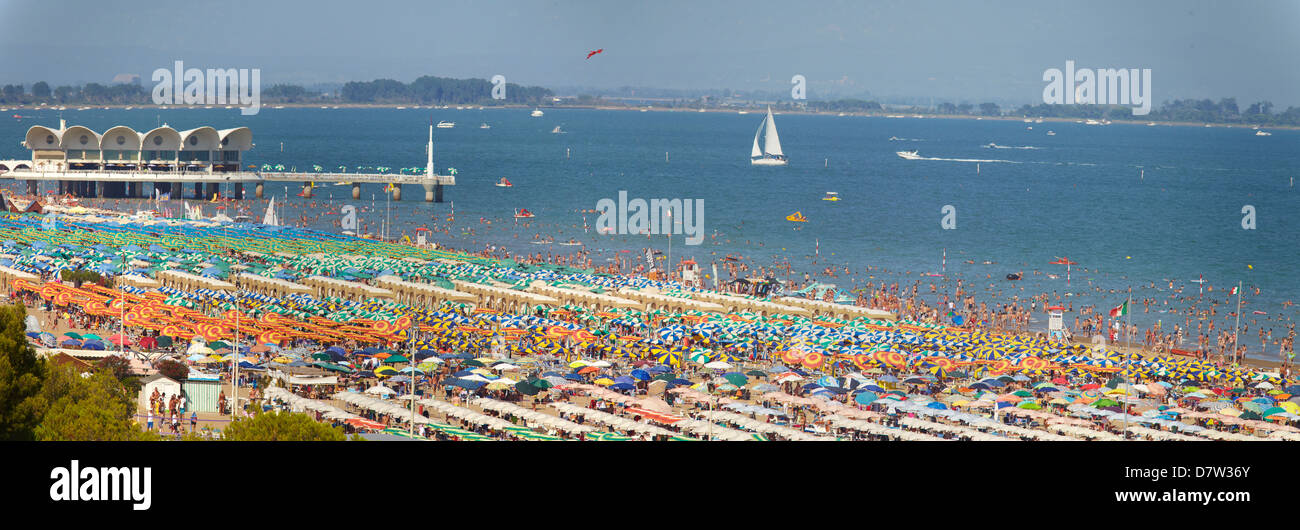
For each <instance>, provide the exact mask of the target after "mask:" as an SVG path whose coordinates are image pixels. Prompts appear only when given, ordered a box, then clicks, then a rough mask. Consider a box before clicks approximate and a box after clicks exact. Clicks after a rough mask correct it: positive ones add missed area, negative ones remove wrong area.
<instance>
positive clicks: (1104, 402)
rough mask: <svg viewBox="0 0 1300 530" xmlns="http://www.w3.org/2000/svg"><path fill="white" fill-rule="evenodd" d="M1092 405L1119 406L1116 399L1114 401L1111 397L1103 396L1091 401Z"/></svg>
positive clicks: (1101, 406)
mask: <svg viewBox="0 0 1300 530" xmlns="http://www.w3.org/2000/svg"><path fill="white" fill-rule="evenodd" d="M1092 406H1094V407H1097V408H1103V407H1118V406H1119V402H1118V401H1115V400H1113V399H1105V398H1103V399H1098V400H1097V401H1094V402H1092Z"/></svg>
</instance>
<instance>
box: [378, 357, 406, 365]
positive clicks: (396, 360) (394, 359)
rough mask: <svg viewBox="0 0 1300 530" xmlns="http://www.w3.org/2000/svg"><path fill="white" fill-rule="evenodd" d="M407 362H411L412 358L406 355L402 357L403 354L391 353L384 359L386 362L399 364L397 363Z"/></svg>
mask: <svg viewBox="0 0 1300 530" xmlns="http://www.w3.org/2000/svg"><path fill="white" fill-rule="evenodd" d="M405 362H410V360H409V359H407V358H406V357H402V356H401V355H389V356H388V358H387V359H384V364H397V363H405Z"/></svg>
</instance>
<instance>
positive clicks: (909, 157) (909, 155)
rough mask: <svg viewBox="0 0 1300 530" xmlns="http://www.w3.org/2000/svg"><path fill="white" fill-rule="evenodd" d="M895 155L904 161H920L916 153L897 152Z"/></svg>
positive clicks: (919, 156)
mask: <svg viewBox="0 0 1300 530" xmlns="http://www.w3.org/2000/svg"><path fill="white" fill-rule="evenodd" d="M895 154H897V155H898V156H900V157H903V158H905V159H907V160H920V159H921V155H919V154H917V152H916V151H898V152H897V153H895Z"/></svg>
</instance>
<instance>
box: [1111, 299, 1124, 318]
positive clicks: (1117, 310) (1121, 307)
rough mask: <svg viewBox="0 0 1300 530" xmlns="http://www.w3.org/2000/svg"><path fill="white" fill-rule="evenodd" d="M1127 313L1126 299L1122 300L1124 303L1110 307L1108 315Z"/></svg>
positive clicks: (1115, 315) (1120, 315)
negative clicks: (1113, 307)
mask: <svg viewBox="0 0 1300 530" xmlns="http://www.w3.org/2000/svg"><path fill="white" fill-rule="evenodd" d="M1127 314H1128V302H1127V301H1126V302H1124V303H1122V304H1120V305H1119V306H1117V307H1116V308H1115V309H1111V310H1110V316H1113V317H1122V316H1124V315H1127Z"/></svg>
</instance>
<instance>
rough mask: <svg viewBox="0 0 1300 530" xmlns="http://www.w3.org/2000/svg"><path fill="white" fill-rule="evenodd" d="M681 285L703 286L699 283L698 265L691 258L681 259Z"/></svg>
mask: <svg viewBox="0 0 1300 530" xmlns="http://www.w3.org/2000/svg"><path fill="white" fill-rule="evenodd" d="M682 285H688V286H691V287H703V285H701V284H700V266H699V265H697V264H696V263H695V260H693V259H688V260H683V261H682Z"/></svg>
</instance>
